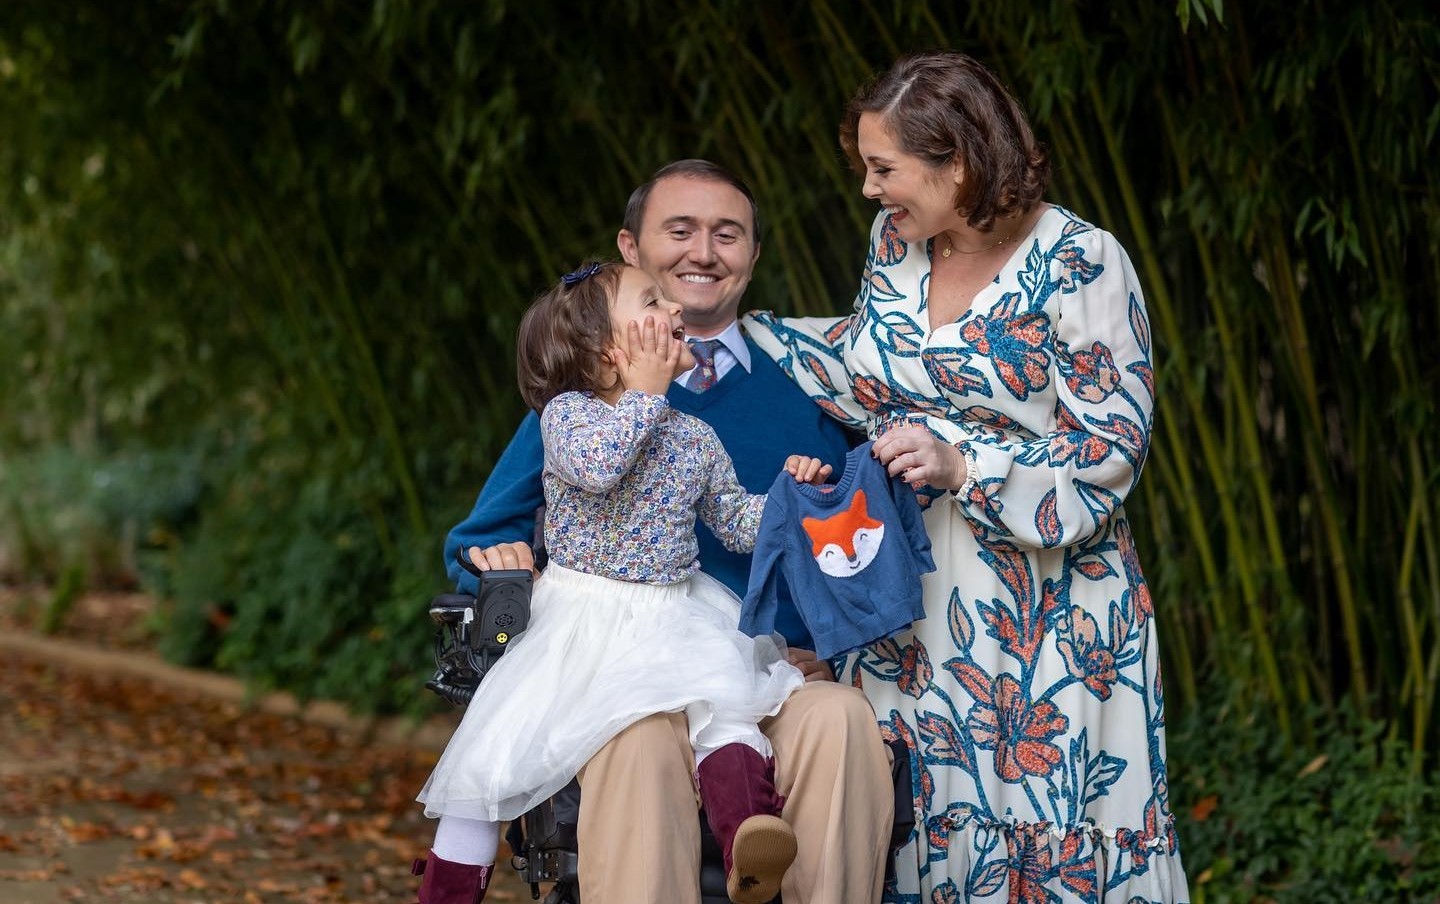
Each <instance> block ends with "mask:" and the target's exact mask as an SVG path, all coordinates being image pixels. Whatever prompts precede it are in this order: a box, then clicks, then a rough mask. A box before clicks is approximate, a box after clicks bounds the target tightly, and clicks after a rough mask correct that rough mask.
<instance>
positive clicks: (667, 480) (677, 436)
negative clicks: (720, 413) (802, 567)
mask: <svg viewBox="0 0 1440 904" xmlns="http://www.w3.org/2000/svg"><path fill="white" fill-rule="evenodd" d="M540 430H541V436H542V438H543V441H544V444H545V470H544V475H543V481H544V484H545V546H546V550H547V551H548V552H549V555H550V559H551V561H553V562H555V563H556V564H559V565H562V566H564V567H565V568H570V569H573V570H575V571H582V572H585V573H587V574H594V575H600V576H602V577H609V578H615V579H617V580H621V581H634V582H637V583H647V584H675V583H679V582H681V581H683V580H685V579H686V578H688V577H690V575H692V574H694V573H695V572H696V571H697V570H699V568H700V563H699V561H698V559H697V556H698V555H699V549H698V546H697V544H696V541H695V518H696V516H697V515H698V516H699V517H700V520H701V521H703V522H704V523H705V526H706V527H708V528H710V530H711V532H713V533H714V534H715V536H716V537H717V538H718V539H719V540H720V542H721V543H723V544H724V545H725V548H726V549H729V550H731V551H733V552H749V551H751V550H752V549H754V547H755V533H756V531H757V529H758V528H759V526H760V514H761V511H762V510H763V508H764V506H765V497H764V496H763V495H761V496H757V495H753V494H751V493H747V492H745V490H744V488H742V487H741V486H740V483H739V481H738V480H736V478H735V467H734V465H733V464H732V463H731V461H730V456H729V455H727V454H726V452H725V449H724V447H723V446H721V445H720V439H719V437H717V436H716V435H715V431H714V430H713V429H711V427H710V426H709V425H708V424H706V423H705V422H704V421H701V420H700V419H698V418H695V417H692V416H691V415H688V414H685V413H683V412H680V411H676V410H675V409H673V408H671V407H670V403H669V402H667V401H666V400H665V398H664V397H663V396H657V395H650V394H649V393H644V392H637V391H633V390H632V391H629V392H626V393H625V394H624V395H622V396H621V397H620V398H619V400H618V401H617V402H616V404H615V406H614V407H611V406H610V405H609V404H607V403H606V402H605V401H604V400H602V399H600V398H598V397H597V396H595V395H594V394H593V393H589V392H567V393H562V394H561V395H558V396H556V397H555V398H554V399H552V400H551V401H550V403H549V404H548V405H546V406H545V410H544V411H543V412H541V415H540Z"/></svg>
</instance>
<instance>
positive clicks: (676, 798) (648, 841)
mask: <svg viewBox="0 0 1440 904" xmlns="http://www.w3.org/2000/svg"><path fill="white" fill-rule="evenodd" d="M694 773H695V755H694V753H693V752H692V751H691V749H690V736H689V733H688V726H687V723H686V721H685V716H684V714H683V713H660V714H658V715H654V716H649V717H647V718H644V719H641V720H640V721H639V722H636V723H635V724H634V725H632V726H630V727H629V728H627V729H625V731H623V732H621V733H620V734H619V735H617V736H616V737H615V739H614V740H612V741H611V742H610V743H609V744H606V745H605V746H604V747H603V748H601V750H600V752H599V753H597V754H595V756H594V757H592V758H591V759H590V762H588V763H586V764H585V768H584V769H582V770H581V771H580V788H581V794H580V826H579V837H580V900H581V901H584V902H585V904H700V820H699V816H698V815H697V814H698V812H699V802H698V800H697V798H696V796H695V780H694V778H693V776H694Z"/></svg>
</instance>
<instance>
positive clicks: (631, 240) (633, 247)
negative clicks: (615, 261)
mask: <svg viewBox="0 0 1440 904" xmlns="http://www.w3.org/2000/svg"><path fill="white" fill-rule="evenodd" d="M615 246H616V247H617V248H619V249H620V259H621V260H623V261H625V263H627V264H629V265H630V266H632V267H638V266H640V253H639V252H640V247H639V245H638V244H637V243H636V241H635V236H634V235H632V234H631V233H630V230H628V229H622V230H620V234H619V235H617V236H615Z"/></svg>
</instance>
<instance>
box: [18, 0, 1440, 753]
mask: <svg viewBox="0 0 1440 904" xmlns="http://www.w3.org/2000/svg"><path fill="white" fill-rule="evenodd" d="M121 7H123V8H124V9H121ZM935 47H951V48H957V49H962V50H966V51H969V52H971V53H974V54H975V55H977V56H979V57H981V58H982V59H984V60H986V61H988V62H989V63H991V64H992V65H993V66H995V67H996V68H997V69H998V70H999V71H1000V72H1001V73H1002V75H1003V77H1004V78H1005V79H1006V80H1007V82H1008V83H1009V84H1010V85H1011V86H1012V88H1013V89H1014V91H1015V93H1016V94H1017V96H1018V97H1019V98H1020V99H1021V101H1022V103H1023V104H1024V105H1025V106H1026V107H1027V108H1028V109H1029V110H1030V111H1031V113H1032V115H1033V118H1034V121H1035V123H1036V125H1037V130H1038V131H1039V133H1040V134H1041V136H1042V137H1043V139H1044V140H1045V142H1046V143H1047V144H1048V146H1049V148H1050V149H1051V153H1052V159H1053V161H1054V187H1053V191H1052V192H1051V198H1052V199H1053V200H1055V201H1057V202H1059V203H1062V204H1064V205H1065V206H1067V207H1070V208H1071V209H1073V210H1075V211H1076V212H1077V213H1079V214H1080V215H1081V216H1083V217H1085V218H1087V219H1090V220H1092V221H1093V222H1096V223H1098V224H1100V225H1102V226H1105V227H1106V228H1108V229H1110V230H1111V231H1112V232H1114V233H1116V234H1117V235H1118V236H1119V237H1120V238H1121V240H1122V242H1123V243H1124V244H1125V245H1126V247H1127V248H1128V249H1129V251H1130V252H1131V256H1132V258H1133V259H1134V262H1135V265H1136V267H1137V270H1138V272H1139V273H1140V275H1141V279H1142V284H1143V285H1144V288H1145V292H1146V301H1147V304H1148V307H1149V310H1150V315H1151V318H1152V322H1153V327H1154V329H1155V333H1156V341H1157V348H1158V353H1157V361H1158V365H1159V381H1160V387H1161V407H1160V417H1159V419H1158V427H1157V433H1156V436H1155V437H1154V443H1153V447H1152V451H1151V456H1150V459H1149V462H1148V466H1147V469H1146V475H1145V478H1144V479H1143V480H1142V481H1141V484H1140V489H1139V491H1138V499H1136V500H1135V501H1134V502H1133V504H1132V512H1131V513H1132V516H1133V517H1134V518H1135V521H1136V524H1137V530H1139V532H1140V542H1141V545H1142V555H1143V558H1144V561H1145V562H1146V566H1147V570H1148V575H1149V578H1150V580H1151V583H1152V585H1153V587H1154V592H1155V595H1156V598H1157V601H1158V606H1157V608H1158V609H1159V611H1160V617H1161V618H1162V619H1163V633H1162V638H1163V642H1164V643H1165V644H1166V650H1165V654H1166V668H1167V681H1168V683H1167V688H1168V689H1169V691H1170V700H1171V705H1172V707H1179V708H1185V707H1193V706H1208V707H1213V708H1214V711H1215V718H1216V719H1217V720H1219V719H1222V718H1234V717H1246V718H1260V719H1266V720H1269V721H1271V722H1273V724H1274V725H1275V726H1276V730H1277V737H1278V738H1282V739H1284V740H1285V741H1286V742H1293V743H1296V744H1303V743H1305V742H1306V741H1307V740H1308V739H1307V738H1306V736H1305V735H1306V731H1307V728H1306V726H1307V724H1309V723H1308V720H1307V719H1306V717H1305V714H1306V713H1308V712H1311V711H1313V710H1315V709H1316V708H1319V709H1322V710H1323V709H1329V708H1333V707H1336V706H1340V705H1342V704H1345V705H1349V706H1353V707H1356V708H1357V709H1359V710H1361V711H1362V712H1365V713H1367V714H1369V715H1371V716H1374V717H1377V718H1382V719H1385V720H1387V721H1388V722H1389V724H1390V725H1392V726H1393V731H1394V732H1395V733H1396V734H1397V735H1398V736H1400V737H1403V738H1404V739H1405V741H1406V743H1408V744H1410V745H1412V746H1413V748H1414V749H1415V750H1416V751H1417V752H1419V751H1422V750H1423V749H1424V748H1425V747H1426V746H1427V745H1428V744H1433V743H1434V742H1435V741H1436V740H1437V737H1440V732H1437V717H1436V714H1435V703H1436V701H1435V686H1436V678H1437V672H1440V644H1437V642H1436V641H1437V631H1440V523H1437V519H1440V505H1437V500H1440V492H1437V480H1440V473H1437V471H1440V439H1437V430H1436V427H1437V421H1436V410H1435V398H1434V397H1435V393H1436V389H1437V375H1440V355H1437V354H1436V353H1435V351H1434V346H1435V342H1436V335H1437V328H1440V209H1437V208H1440V192H1437V190H1436V185H1435V182H1434V177H1433V176H1432V171H1433V170H1432V167H1430V166H1427V163H1428V162H1429V161H1430V160H1432V159H1433V158H1431V157H1430V155H1431V154H1432V153H1436V148H1435V144H1436V129H1437V127H1440V92H1437V85H1440V24H1437V22H1436V21H1435V19H1434V17H1433V15H1432V14H1431V13H1430V11H1429V9H1428V6H1427V5H1426V4H1423V3H1420V2H1377V3H1366V4H1341V3H1334V2H1316V3H1301V4H1295V3H1279V2H1273V0H1260V2H1254V3H1246V4H1237V3H1233V2H1222V0H1182V2H1181V4H1180V5H1179V7H1176V6H1173V5H1172V6H1167V5H1165V4H1153V3H1145V2H1138V0H1120V2H1112V3H1092V2H1062V0H1042V2H1035V3H1024V4H1021V3H989V2H976V3H972V4H968V5H967V4H960V3H938V2H937V3H931V4H923V3H894V4H887V3H877V2H870V3H866V2H851V3H846V2H839V0H833V2H832V0H813V2H808V3H800V4H767V3H754V2H738V0H697V2H694V3H690V4H685V5H683V6H682V7H675V6H673V5H665V4H652V3H643V2H638V0H628V2H617V3H614V4H567V5H558V4H513V5H512V4H506V3H502V2H498V0H492V2H489V3H483V4H479V3H477V4H446V3H443V2H439V0H416V2H412V3H400V2H387V0H364V2H361V0H354V2H340V0H327V2H318V3H312V2H295V0H270V2H262V3H233V2H226V0H156V2H149V3H143V4H110V3H101V2H97V0H77V2H75V3H66V4H41V3H32V2H25V0H22V2H16V3H7V4H5V5H4V7H3V9H0V127H3V137H0V180H3V181H0V300H3V306H4V307H3V313H0V317H3V320H0V360H3V361H4V365H3V367H0V381H3V386H0V389H3V398H4V412H5V413H4V417H3V418H0V468H3V469H4V474H3V475H0V493H4V497H3V502H4V508H3V511H4V512H5V515H3V516H0V544H4V546H5V547H6V559H5V563H4V564H5V567H6V568H7V569H8V570H9V571H10V572H12V574H11V577H14V576H15V575H16V574H19V575H20V576H22V577H24V576H28V577H37V576H39V577H49V578H52V579H53V578H55V577H57V576H58V575H60V574H61V573H63V572H65V571H66V570H67V569H70V570H71V571H73V570H74V569H75V568H77V567H80V568H83V569H85V571H86V573H87V574H88V576H89V579H90V580H92V581H97V582H98V581H103V580H106V579H108V578H107V574H108V577H109V578H113V577H114V575H113V574H110V572H114V571H117V570H120V571H123V570H124V567H125V562H126V561H127V560H128V559H127V555H120V554H117V555H116V556H109V554H108V553H107V554H105V555H101V554H100V553H97V552H96V551H95V550H96V549H97V548H99V549H102V550H110V549H121V548H122V547H123V546H125V544H127V543H128V544H130V545H131V546H133V547H134V550H135V553H134V556H133V558H134V562H135V563H136V564H135V570H136V572H137V573H138V574H140V575H141V576H142V578H143V579H144V580H145V581H146V582H147V583H148V584H149V585H150V586H152V587H153V588H155V589H156V590H157V591H158V592H160V593H162V594H164V595H165V596H166V598H167V599H170V600H172V601H173V603H172V611H171V614H170V617H169V620H168V622H167V624H166V625H165V627H164V630H165V631H166V633H167V637H168V643H169V644H170V649H171V652H172V653H173V654H174V655H176V656H178V657H179V658H182V659H186V660H189V661H210V662H216V663H218V664H220V665H221V666H223V667H226V668H230V669H233V670H235V671H238V672H240V673H242V674H246V675H249V676H251V677H253V678H254V679H255V680H257V681H258V682H261V683H264V684H279V685H286V686H289V687H292V688H294V689H297V690H299V691H301V692H302V693H310V694H326V695H331V696H339V697H342V698H345V699H348V700H350V701H351V702H353V703H355V704H356V705H359V706H362V707H370V708H377V707H379V708H392V707H397V706H400V707H403V706H406V705H411V704H409V703H408V702H407V701H408V700H409V698H410V697H412V696H413V695H414V691H413V687H414V685H412V684H408V683H407V682H408V681H409V679H410V678H412V677H413V676H415V675H417V674H419V673H420V672H421V671H423V669H424V668H425V663H426V657H427V655H428V651H427V648H426V644H425V636H426V630H425V627H424V625H423V624H421V623H420V622H421V619H419V618H417V617H416V616H417V613H419V612H421V611H422V605H423V602H424V600H425V599H426V598H427V597H428V594H429V593H431V592H433V591H435V590H438V589H440V585H441V584H442V583H443V574H442V572H441V567H440V563H439V561H438V555H439V553H438V550H439V546H440V540H441V538H442V537H443V534H444V532H445V530H446V529H447V528H448V526H449V525H450V524H452V523H453V522H454V521H456V520H457V519H458V518H459V517H460V516H461V515H462V514H463V513H464V511H465V510H466V508H467V507H468V505H469V503H470V501H471V500H473V498H474V493H475V491H476V490H477V489H478V487H479V486H480V484H481V482H482V481H483V479H484V476H485V473H486V470H487V468H488V466H489V464H490V463H491V462H492V461H493V460H494V458H495V456H496V455H498V453H499V451H500V449H501V448H502V447H503V443H504V442H505V440H506V439H507V438H508V435H509V431H510V428H511V426H512V425H513V424H514V423H515V422H516V420H517V419H518V416H519V414H520V410H521V406H520V403H519V400H518V398H517V397H516V393H515V392H514V390H513V377H512V374H513V362H512V360H511V357H510V356H511V354H512V348H513V337H512V334H513V330H514V327H515V323H516V319H517V316H518V313H519V311H520V310H521V309H522V308H523V306H524V305H525V304H526V303H527V302H528V300H529V298H530V297H531V295H532V293H533V292H534V291H535V290H536V289H537V288H538V287H540V286H541V285H542V284H544V283H546V282H547V281H549V280H550V279H551V278H553V276H554V274H557V273H560V272H563V271H564V270H565V269H567V267H568V266H569V265H571V264H573V262H574V261H576V260H578V259H580V258H581V257H583V256H586V255H591V254H596V253H610V252H611V249H612V248H613V244H612V243H613V236H614V232H615V229H616V227H617V225H618V221H619V217H620V213H621V210H622V208H623V204H624V200H625V198H626V196H627V194H628V192H629V190H630V188H631V187H633V186H634V185H635V184H637V183H638V182H640V181H641V180H643V179H644V178H645V177H646V175H647V174H648V173H649V172H650V171H651V170H653V169H654V168H655V167H656V166H657V165H659V164H660V163H662V162H664V161H666V160H668V159H671V158H674V157H684V156H704V157H709V158H712V159H715V160H718V161H721V162H723V163H725V164H727V165H729V166H730V167H732V168H734V169H735V170H737V171H738V172H740V173H741V174H742V175H743V176H744V177H745V178H746V179H747V180H748V181H749V182H750V183H751V184H752V186H753V187H754V188H755V190H756V193H757V195H758V198H759V201H760V204H761V209H762V212H763V215H764V229H765V242H764V251H763V254H762V257H761V263H760V267H759V271H758V273H757V279H756V283H755V285H754V288H752V290H751V295H750V296H749V298H750V300H751V301H753V302H754V304H755V305H756V306H766V307H776V308H778V309H780V310H782V311H786V312H792V313H828V312H835V311H839V310H842V309H844V308H845V307H846V306H847V305H848V304H849V303H850V300H851V298H852V296H853V292H854V287H855V284H856V280H857V278H858V276H859V264H860V257H861V255H862V253H863V243H864V239H865V226H866V224H867V223H868V220H869V216H870V214H871V208H870V205H869V204H868V203H867V202H865V201H864V199H862V198H861V197H860V194H859V190H858V182H857V180H856V179H855V177H854V176H853V175H852V174H851V173H849V172H848V171H847V170H846V168H845V166H844V163H843V161H842V159H841V156H840V154H839V152H838V149H837V146H836V139H835V134H836V123H837V121H838V116H839V111H840V109H841V107H842V106H843V104H844V102H845V100H846V99H847V98H848V96H849V95H850V93H851V92H852V91H853V89H854V87H855V86H856V85H857V84H858V83H859V82H860V81H861V80H862V79H864V78H865V77H866V76H867V75H868V74H870V73H871V72H873V71H874V70H876V69H877V68H880V67H883V66H884V65H886V64H888V62H889V61H890V60H892V59H893V58H894V57H895V56H896V55H898V54H899V53H901V52H904V51H907V50H914V49H926V48H935ZM57 462H69V463H70V465H69V466H68V469H67V467H65V466H62V465H60V464H56V463H57ZM101 474H103V475H106V479H105V480H104V481H99V480H98V478H97V475H101ZM102 483H103V484H104V487H103V491H102V489H97V487H100V486H101V484H102ZM46 487H50V489H49V490H46V489H45V488H46ZM46 493H48V494H49V495H46ZM47 499H48V500H52V501H53V500H63V502H64V509H65V511H72V510H73V509H74V508H75V507H77V506H80V507H83V506H84V505H85V504H87V500H88V504H90V505H91V506H92V508H94V509H95V510H96V511H97V512H99V514H98V515H96V516H95V517H96V519H98V522H99V523H100V527H99V528H97V533H96V535H95V536H96V537H97V538H106V537H111V538H113V539H111V540H105V539H100V540H98V541H97V544H96V545H94V546H92V547H91V548H90V552H89V553H86V552H85V551H84V550H83V549H82V550H81V551H78V552H64V553H62V552H57V551H56V549H62V550H63V548H64V547H65V543H64V541H63V537H64V536H65V533H66V528H65V523H64V522H63V521H57V515H56V512H55V511H51V510H47V509H46V506H45V504H44V503H45V500H47ZM107 531H110V533H107ZM47 537H53V538H57V539H55V541H54V542H53V543H49V544H47V542H46V540H45V538H47ZM52 547H54V548H52ZM121 551H122V552H123V549H122V550H121ZM77 563H78V564H77Z"/></svg>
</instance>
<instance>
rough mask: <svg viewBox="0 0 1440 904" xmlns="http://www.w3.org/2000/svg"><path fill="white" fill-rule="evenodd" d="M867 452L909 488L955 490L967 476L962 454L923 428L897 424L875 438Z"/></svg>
mask: <svg viewBox="0 0 1440 904" xmlns="http://www.w3.org/2000/svg"><path fill="white" fill-rule="evenodd" d="M870 452H871V454H872V455H874V456H875V457H876V458H878V459H880V463H881V464H882V465H884V466H885V469H886V470H887V471H888V472H889V473H890V476H891V477H896V476H898V477H900V478H901V479H902V480H904V481H905V482H906V483H908V484H910V486H912V487H916V488H919V487H923V486H932V487H938V488H940V489H942V490H958V489H960V488H961V487H962V486H964V485H965V479H966V478H967V477H968V476H969V473H970V472H969V469H968V466H967V465H966V464H965V456H964V455H962V454H961V452H960V450H959V449H957V448H955V447H954V446H952V445H950V444H949V443H947V442H944V441H942V440H939V439H936V438H935V434H933V433H931V432H930V431H929V430H926V429H925V428H924V427H896V428H895V429H894V430H891V431H890V432H889V433H887V434H885V435H884V436H882V437H880V438H879V439H877V440H875V445H874V446H872V447H871V449H870Z"/></svg>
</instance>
